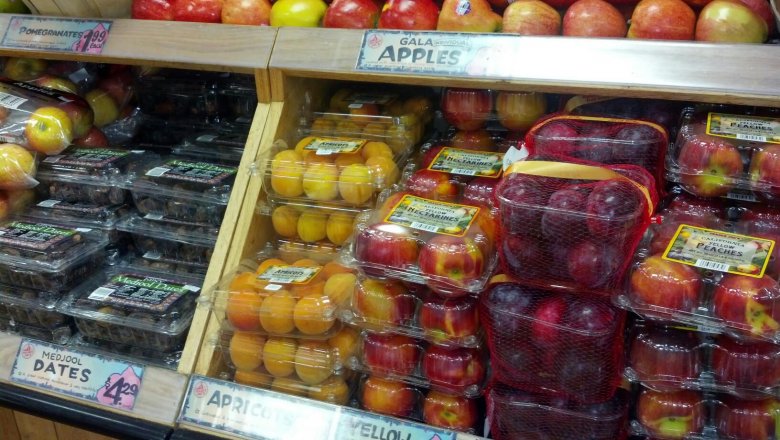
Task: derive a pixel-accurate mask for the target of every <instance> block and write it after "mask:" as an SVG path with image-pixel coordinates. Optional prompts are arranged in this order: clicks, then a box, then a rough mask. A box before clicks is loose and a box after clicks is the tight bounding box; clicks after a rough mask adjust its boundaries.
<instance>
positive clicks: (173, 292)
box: [87, 273, 200, 313]
mask: <svg viewBox="0 0 780 440" xmlns="http://www.w3.org/2000/svg"><path fill="white" fill-rule="evenodd" d="M199 291H200V288H199V287H197V286H191V285H189V284H186V283H177V282H175V281H171V280H166V279H162V278H155V277H148V276H144V275H136V274H132V273H122V274H117V275H114V276H113V277H111V279H110V280H108V282H106V283H104V284H103V285H102V286H100V287H98V288H97V289H95V290H93V291H92V293H90V294H89V296H88V297H87V299H90V300H92V301H99V302H102V303H107V304H114V305H118V306H122V307H130V308H135V309H145V310H151V311H154V312H159V313H162V312H165V311H166V310H168V309H169V308H170V307H171V306H172V305H173V304H174V303H175V302H176V301H178V300H179V298H181V297H182V296H184V295H187V294H189V293H197V292H199Z"/></svg>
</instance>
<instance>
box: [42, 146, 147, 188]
mask: <svg viewBox="0 0 780 440" xmlns="http://www.w3.org/2000/svg"><path fill="white" fill-rule="evenodd" d="M156 157H157V155H155V154H154V153H150V152H147V151H144V150H125V149H116V148H112V149H108V148H84V147H70V148H68V149H66V150H65V151H63V152H62V153H60V154H58V155H54V156H49V157H46V158H45V159H44V160H43V161H41V164H40V165H39V167H38V173H39V174H38V175H39V177H40V178H41V179H42V181H44V182H48V181H59V182H75V183H80V184H86V185H116V186H126V185H128V184H130V183H131V182H132V181H133V179H134V178H135V177H136V176H137V174H138V173H140V172H141V171H142V170H143V168H144V167H145V166H146V165H147V164H148V163H149V162H151V161H152V160H155V158H156Z"/></svg>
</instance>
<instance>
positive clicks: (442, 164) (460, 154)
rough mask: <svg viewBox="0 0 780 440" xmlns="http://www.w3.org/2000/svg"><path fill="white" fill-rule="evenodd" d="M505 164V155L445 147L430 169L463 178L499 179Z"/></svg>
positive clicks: (432, 162)
mask: <svg viewBox="0 0 780 440" xmlns="http://www.w3.org/2000/svg"><path fill="white" fill-rule="evenodd" d="M503 164H504V155H503V153H493V152H489V151H473V150H461V149H459V148H450V147H445V148H442V149H441V151H439V154H437V155H436V157H435V158H434V159H433V161H431V164H430V165H428V169H429V170H432V171H440V172H442V173H450V174H460V175H463V176H480V177H498V176H500V175H501V170H502V167H503Z"/></svg>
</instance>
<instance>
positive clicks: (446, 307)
mask: <svg viewBox="0 0 780 440" xmlns="http://www.w3.org/2000/svg"><path fill="white" fill-rule="evenodd" d="M358 281H359V282H358V285H357V288H356V289H355V293H354V294H353V296H352V301H351V303H352V304H351V307H350V308H349V309H345V310H343V311H342V313H341V318H342V320H343V321H344V322H347V323H350V324H353V325H356V326H358V327H361V328H365V329H368V330H371V331H372V332H374V333H387V334H397V335H405V336H409V337H412V338H416V339H423V340H425V341H427V342H429V343H431V344H436V345H442V346H448V347H468V348H477V347H479V346H480V345H481V344H482V342H483V334H482V327H481V326H480V323H479V311H478V304H479V302H478V300H477V298H476V297H474V296H466V297H463V298H442V297H440V296H439V295H436V294H434V293H433V292H430V291H429V290H428V289H427V288H425V287H424V286H419V285H409V284H403V283H401V282H399V281H395V280H382V279H373V278H368V277H362V276H361V277H359V279H358ZM386 302H389V303H391V304H392V307H390V308H389V309H385V308H384V307H380V305H381V304H384V303H386Z"/></svg>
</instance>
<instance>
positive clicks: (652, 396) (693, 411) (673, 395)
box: [636, 390, 705, 439]
mask: <svg viewBox="0 0 780 440" xmlns="http://www.w3.org/2000/svg"><path fill="white" fill-rule="evenodd" d="M636 411H637V418H638V419H639V422H640V423H641V424H642V425H643V426H644V427H645V428H646V429H647V431H648V432H649V433H650V434H651V436H652V437H655V438H680V439H681V438H685V437H687V436H688V435H689V434H695V433H699V432H701V430H702V428H703V427H704V412H705V409H704V402H703V399H702V396H701V395H700V394H699V393H697V392H694V391H687V390H683V391H676V392H670V393H662V392H657V391H651V390H643V391H642V394H640V396H639V400H638V402H637V407H636Z"/></svg>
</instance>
